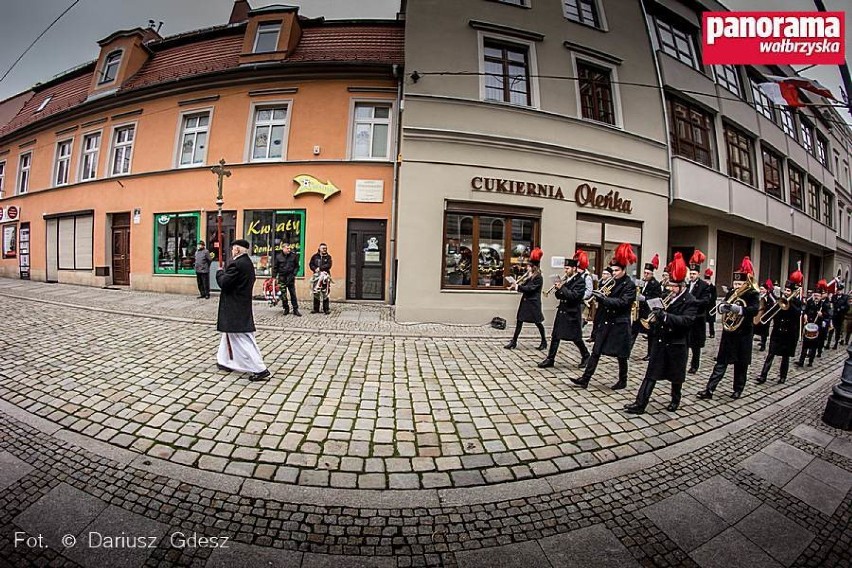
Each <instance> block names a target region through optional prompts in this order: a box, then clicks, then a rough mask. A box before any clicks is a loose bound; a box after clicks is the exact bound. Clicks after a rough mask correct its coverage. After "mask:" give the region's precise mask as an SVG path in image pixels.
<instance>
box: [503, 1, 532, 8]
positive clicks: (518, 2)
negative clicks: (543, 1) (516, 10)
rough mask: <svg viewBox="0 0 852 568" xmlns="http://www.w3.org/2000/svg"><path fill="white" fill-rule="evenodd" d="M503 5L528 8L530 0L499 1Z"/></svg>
mask: <svg viewBox="0 0 852 568" xmlns="http://www.w3.org/2000/svg"><path fill="white" fill-rule="evenodd" d="M497 2H500V3H501V4H511V5H512V6H524V7H526V6H528V5H529V3H528V0H497Z"/></svg>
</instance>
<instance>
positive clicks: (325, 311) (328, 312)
mask: <svg viewBox="0 0 852 568" xmlns="http://www.w3.org/2000/svg"><path fill="white" fill-rule="evenodd" d="M322 313H324V314H325V315H329V314H330V313H331V311H330V310H323V312H322Z"/></svg>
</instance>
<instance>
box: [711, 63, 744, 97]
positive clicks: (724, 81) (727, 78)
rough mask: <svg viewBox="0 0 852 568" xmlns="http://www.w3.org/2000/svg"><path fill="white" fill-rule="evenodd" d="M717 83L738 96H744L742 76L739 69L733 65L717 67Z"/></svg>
mask: <svg viewBox="0 0 852 568" xmlns="http://www.w3.org/2000/svg"><path fill="white" fill-rule="evenodd" d="M716 82H717V83H719V84H720V85H722V86H723V87H725V88H726V89H728V90H729V91H731V92H732V93H734V94H735V95H737V96H738V97H742V96H743V89H742V85H741V83H740V75H739V73H738V72H737V68H736V67H734V66H733V65H717V66H716Z"/></svg>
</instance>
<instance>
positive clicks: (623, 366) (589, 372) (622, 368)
mask: <svg viewBox="0 0 852 568" xmlns="http://www.w3.org/2000/svg"><path fill="white" fill-rule="evenodd" d="M600 360H601V355H600V353H595V352H594V350H593V351H592V354H591V355H590V356H589V362H588V363H586V370H585V371H583V379H582V380H583V381H586V382H588V381H590V380H591V378H592V376H594V374H595V370H596V369H597V368H598V361H600ZM618 381H619V382H623V381H627V357H618Z"/></svg>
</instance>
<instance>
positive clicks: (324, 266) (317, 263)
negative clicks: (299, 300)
mask: <svg viewBox="0 0 852 568" xmlns="http://www.w3.org/2000/svg"><path fill="white" fill-rule="evenodd" d="M308 266H309V267H310V269H311V271H312V272H313V273H314V279H316V278H318V277H319V273H320V272H325V273H327V274H328V276H329V277H331V255H330V254H328V245H326V244H325V243H321V244H320V246H319V249H317V252H316V253H314V255H313V256H312V257H311V262H310V264H309V265H308ZM320 296H321V294H316V293H315V294H314V309H312V310H311V313H312V314H318V313H319V310H320ZM322 311H323V313H324V314H326V315H328V314H329V313H330V311H331V309H330V307H329V300H328V295H322Z"/></svg>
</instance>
